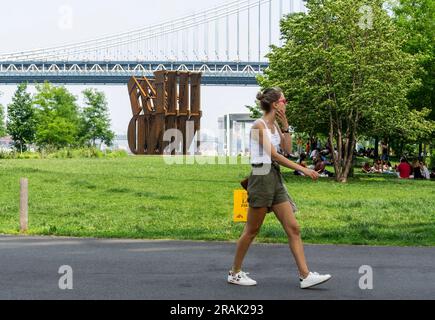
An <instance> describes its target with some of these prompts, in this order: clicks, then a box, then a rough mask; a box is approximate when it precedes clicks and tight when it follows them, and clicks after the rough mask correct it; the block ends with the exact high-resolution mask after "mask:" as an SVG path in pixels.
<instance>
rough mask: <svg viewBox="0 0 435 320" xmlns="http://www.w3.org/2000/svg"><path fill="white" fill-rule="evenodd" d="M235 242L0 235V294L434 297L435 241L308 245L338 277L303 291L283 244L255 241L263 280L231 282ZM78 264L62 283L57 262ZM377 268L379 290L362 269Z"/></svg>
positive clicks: (251, 267) (255, 267) (319, 265)
mask: <svg viewBox="0 0 435 320" xmlns="http://www.w3.org/2000/svg"><path fill="white" fill-rule="evenodd" d="M234 249H235V244H234V243H225V242H224V243H207V242H180V241H132V240H96V239H69V238H50V237H24V238H21V237H9V236H0V299H150V300H158V299H169V300H175V299H186V300H190V299H200V300H203V299H206V300H214V299H217V300H231V299H238V300H244V299H253V300H260V299H261V300H263V299H264V300H269V299H276V300H288V299H435V248H433V247H432V248H396V247H354V246H311V245H308V246H306V254H307V257H308V260H309V262H310V264H311V268H312V269H313V270H315V271H319V272H328V273H331V274H332V275H333V276H334V279H333V280H331V281H330V282H329V283H327V284H325V285H322V286H320V287H318V288H316V289H311V290H300V289H299V288H298V279H297V271H296V268H295V264H294V262H293V259H292V257H291V255H290V254H289V250H288V247H287V246H285V245H254V246H253V247H252V248H251V250H250V252H249V254H248V257H247V260H246V265H245V269H246V270H247V271H250V272H251V275H252V277H253V278H255V279H256V280H257V281H258V283H259V285H258V286H257V287H250V288H244V287H237V286H232V285H228V284H227V283H226V275H227V271H228V269H229V266H230V265H231V263H232V258H233V253H234ZM62 265H69V266H71V267H72V269H73V290H65V291H63V290H60V289H59V285H58V283H59V278H60V277H61V275H60V274H58V270H59V267H60V266H62ZM362 265H369V266H371V267H372V268H373V282H374V288H373V290H366V291H363V290H361V289H360V288H359V285H358V283H359V279H360V277H361V276H362V275H360V274H359V268H360V266H362Z"/></svg>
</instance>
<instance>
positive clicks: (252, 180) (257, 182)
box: [248, 164, 298, 213]
mask: <svg viewBox="0 0 435 320" xmlns="http://www.w3.org/2000/svg"><path fill="white" fill-rule="evenodd" d="M259 173H262V174H259ZM284 202H290V205H291V206H292V208H293V212H294V213H296V212H297V211H298V208H297V206H296V203H295V202H294V201H293V199H292V198H291V196H290V195H289V193H288V190H287V187H286V186H285V184H284V178H283V177H282V174H281V170H280V167H279V165H278V164H273V165H272V166H271V167H270V170H268V169H266V171H262V169H255V168H254V169H253V170H252V172H251V175H250V176H249V183H248V203H249V206H250V207H251V208H268V212H271V211H272V206H274V205H277V204H281V203H284Z"/></svg>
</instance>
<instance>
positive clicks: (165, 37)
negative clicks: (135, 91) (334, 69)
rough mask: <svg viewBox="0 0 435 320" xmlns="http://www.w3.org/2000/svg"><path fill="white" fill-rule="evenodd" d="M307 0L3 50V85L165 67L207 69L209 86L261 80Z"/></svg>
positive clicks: (229, 7) (226, 9) (254, 2)
mask: <svg viewBox="0 0 435 320" xmlns="http://www.w3.org/2000/svg"><path fill="white" fill-rule="evenodd" d="M305 10H306V8H305V6H304V5H303V2H302V0H273V1H272V0H238V1H231V2H227V3H225V4H222V5H219V6H216V7H214V8H209V9H207V10H204V11H201V12H198V13H194V14H190V15H187V16H183V17H179V18H176V19H172V20H168V21H163V22H161V23H159V24H157V25H153V26H147V27H144V28H140V29H137V30H131V31H127V32H123V33H119V34H115V35H109V36H104V37H100V38H97V39H91V40H88V41H83V42H78V43H71V44H65V45H60V46H55V47H51V48H43V49H35V50H28V51H21V52H14V53H5V54H0V83H3V84H14V83H21V82H24V81H28V82H29V83H33V82H43V81H46V80H47V81H50V82H52V83H63V84H125V83H127V81H128V79H129V78H130V77H131V76H138V77H141V76H146V77H149V78H152V76H153V73H154V71H157V70H178V71H201V72H202V73H203V83H204V84H205V85H245V86H249V85H256V84H257V82H256V77H257V76H258V75H261V74H262V73H263V72H264V70H265V69H266V68H267V67H268V61H267V58H266V55H267V53H268V52H269V51H270V46H271V45H280V44H282V40H281V39H280V32H279V21H280V19H281V18H282V17H283V16H284V15H286V14H288V13H292V12H304V11H305Z"/></svg>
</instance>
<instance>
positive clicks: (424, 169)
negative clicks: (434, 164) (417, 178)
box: [420, 161, 430, 180]
mask: <svg viewBox="0 0 435 320" xmlns="http://www.w3.org/2000/svg"><path fill="white" fill-rule="evenodd" d="M420 171H421V174H422V176H423V178H424V179H426V180H430V172H429V169H428V168H427V167H426V163H425V162H424V161H420Z"/></svg>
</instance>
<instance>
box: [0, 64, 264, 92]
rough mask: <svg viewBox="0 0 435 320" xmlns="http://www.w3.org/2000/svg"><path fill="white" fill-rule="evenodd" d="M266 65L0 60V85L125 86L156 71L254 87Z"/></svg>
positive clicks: (150, 75) (218, 83) (212, 81)
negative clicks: (135, 78)
mask: <svg viewBox="0 0 435 320" xmlns="http://www.w3.org/2000/svg"><path fill="white" fill-rule="evenodd" d="M267 67H268V63H267V62H222V61H220V62H204V61H198V62H195V61H184V62H183V61H177V62H175V61H150V62H137V61H3V62H2V61H0V83H3V84H16V83H21V82H25V81H27V82H29V83H34V82H38V83H40V82H44V81H50V82H51V83H62V84H126V83H127V82H128V79H129V78H130V77H131V76H133V75H134V76H146V77H148V78H152V77H153V72H154V71H156V70H163V69H165V70H177V71H191V72H193V71H196V72H202V73H203V81H202V83H203V84H204V85H231V86H257V80H256V77H257V76H258V75H260V74H263V72H264V70H265V69H266V68H267Z"/></svg>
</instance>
